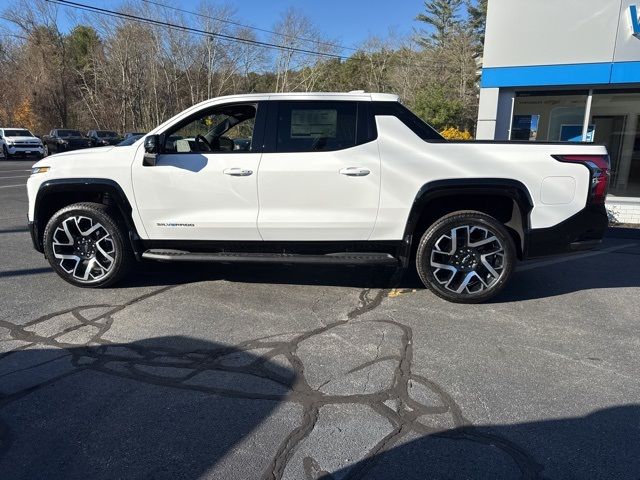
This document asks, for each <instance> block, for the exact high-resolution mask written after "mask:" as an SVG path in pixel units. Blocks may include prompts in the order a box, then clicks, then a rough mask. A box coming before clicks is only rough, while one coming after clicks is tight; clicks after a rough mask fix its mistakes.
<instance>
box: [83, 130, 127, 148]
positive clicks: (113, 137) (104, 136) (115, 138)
mask: <svg viewBox="0 0 640 480" xmlns="http://www.w3.org/2000/svg"><path fill="white" fill-rule="evenodd" d="M87 137H88V138H89V140H90V141H91V146H92V147H104V146H106V145H117V144H119V143H120V142H121V141H122V137H121V136H120V135H118V134H117V133H116V132H114V131H112V130H89V131H88V132H87Z"/></svg>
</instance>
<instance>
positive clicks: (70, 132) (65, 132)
mask: <svg viewBox="0 0 640 480" xmlns="http://www.w3.org/2000/svg"><path fill="white" fill-rule="evenodd" d="M58 136H59V137H81V136H82V134H81V133H80V131H79V130H58Z"/></svg>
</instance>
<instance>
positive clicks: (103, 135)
mask: <svg viewBox="0 0 640 480" xmlns="http://www.w3.org/2000/svg"><path fill="white" fill-rule="evenodd" d="M97 133H98V138H114V137H117V136H118V134H117V133H116V132H109V131H106V130H101V131H99V132H97Z"/></svg>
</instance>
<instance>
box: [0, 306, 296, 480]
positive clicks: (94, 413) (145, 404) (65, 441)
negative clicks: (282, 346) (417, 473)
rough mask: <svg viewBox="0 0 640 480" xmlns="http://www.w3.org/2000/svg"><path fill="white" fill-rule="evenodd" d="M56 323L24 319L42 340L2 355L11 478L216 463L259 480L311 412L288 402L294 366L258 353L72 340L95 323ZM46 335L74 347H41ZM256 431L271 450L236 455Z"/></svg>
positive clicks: (2, 445)
mask: <svg viewBox="0 0 640 480" xmlns="http://www.w3.org/2000/svg"><path fill="white" fill-rule="evenodd" d="M53 320H55V322H57V323H60V322H63V321H71V320H72V319H69V318H66V319H65V317H61V316H58V317H56V318H53ZM102 320H104V321H106V322H109V317H108V316H106V317H105V316H103V317H102ZM48 323H51V320H47V319H44V320H43V321H41V322H40V323H39V324H34V325H31V327H27V328H19V327H16V330H15V331H13V333H14V335H13V336H14V337H17V338H22V339H23V340H24V341H27V342H32V343H31V345H32V347H29V346H28V345H25V347H23V349H22V350H15V351H13V352H9V353H7V354H4V355H0V392H1V393H0V472H1V473H0V478H2V479H3V480H9V479H18V478H22V479H45V478H46V479H57V478H60V479H62V478H64V479H69V478H77V479H88V478H91V479H100V478H104V479H111V478H166V479H175V478H188V479H195V478H201V477H202V476H205V475H206V474H207V472H208V471H209V470H210V469H211V468H212V467H214V466H216V469H218V468H220V471H222V472H225V471H227V472H235V474H236V475H238V478H241V477H242V476H244V477H245V478H254V477H259V476H261V475H263V473H264V472H263V469H264V455H265V454H267V455H268V456H269V458H270V457H271V456H273V455H275V453H276V452H275V451H276V449H277V447H278V445H279V443H280V442H281V441H282V438H284V437H285V434H286V433H288V432H287V425H288V424H289V423H291V422H293V423H294V424H297V422H299V411H298V410H295V406H294V405H293V404H289V403H286V402H283V401H284V400H285V399H286V398H287V396H288V395H289V394H290V391H291V388H292V385H293V384H294V382H295V379H296V374H295V372H294V371H293V369H292V368H290V367H289V366H286V365H285V366H283V365H282V364H278V363H274V362H272V361H271V360H269V359H267V358H263V357H260V356H257V355H255V354H253V353H251V351H249V350H241V349H236V348H230V347H227V346H225V345H220V344H216V343H211V342H206V341H201V340H196V339H193V338H187V337H160V338H155V339H148V340H145V341H140V342H133V343H128V344H109V343H104V342H103V344H101V345H99V344H92V343H93V342H92V341H90V340H89V341H87V342H85V343H84V344H82V345H79V346H72V343H65V342H75V341H76V340H77V339H78V338H79V337H81V336H82V335H83V334H86V332H84V333H83V332H82V329H84V328H86V327H87V326H85V327H82V328H81V329H78V330H73V331H71V330H69V329H68V328H67V330H69V333H66V334H61V335H58V336H56V337H50V336H47V335H49V334H50V333H51V331H50V329H51V328H59V326H60V325H58V326H54V325H49V324H48ZM87 325H88V326H91V325H92V324H91V322H88V323H87ZM64 331H65V330H62V332H61V333H64ZM72 334H73V335H76V337H75V339H73V340H70V339H68V337H69V335H72ZM30 336H31V338H29V337H30ZM43 338H48V339H49V343H51V342H52V341H56V339H57V340H58V341H59V343H60V345H61V347H62V348H55V347H52V346H48V347H43V346H42V344H40V345H38V340H42V339H43ZM40 343H41V342H40ZM296 413H298V415H296ZM289 417H291V418H292V420H291V422H285V421H284V420H285V419H287V418H289ZM256 429H262V430H261V435H260V437H261V440H263V441H266V444H267V445H269V446H267V447H265V448H264V449H263V451H262V452H261V455H263V456H262V457H260V458H252V456H251V455H247V454H246V451H245V454H244V456H243V461H239V460H238V459H237V458H235V461H234V458H233V457H234V451H235V449H237V448H238V447H239V445H241V444H242V441H243V439H245V437H247V436H248V435H250V434H251V432H253V431H254V430H256ZM243 448H245V449H251V448H253V447H252V446H251V444H250V443H249V445H246V446H245V447H243ZM223 459H224V460H223ZM221 462H222V464H221ZM225 462H226V463H225ZM252 462H253V465H252Z"/></svg>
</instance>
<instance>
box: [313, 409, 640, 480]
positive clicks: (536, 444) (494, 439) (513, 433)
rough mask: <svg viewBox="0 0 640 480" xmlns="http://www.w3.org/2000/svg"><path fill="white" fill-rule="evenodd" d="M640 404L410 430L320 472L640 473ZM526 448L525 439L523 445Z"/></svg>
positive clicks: (348, 475) (415, 476) (325, 477)
mask: <svg viewBox="0 0 640 480" xmlns="http://www.w3.org/2000/svg"><path fill="white" fill-rule="evenodd" d="M639 418H640V405H626V406H619V407H613V408H605V409H602V410H598V411H596V412H594V413H591V414H589V415H586V416H584V417H570V418H560V419H554V420H542V421H535V422H525V423H517V424H512V425H484V426H477V427H475V426H474V427H464V428H456V429H450V430H441V431H438V432H434V433H431V434H427V435H423V436H420V435H419V434H414V435H411V434H409V436H408V437H409V438H407V439H405V440H403V441H401V442H400V443H401V444H400V445H397V446H395V447H392V448H390V449H388V450H387V451H384V452H382V453H379V454H377V455H374V456H372V457H370V458H368V459H366V460H364V461H361V462H359V463H356V464H353V465H350V466H348V467H346V468H344V469H342V470H339V471H335V472H332V473H327V472H323V474H321V475H319V476H318V477H314V478H321V479H322V480H337V479H348V480H354V479H367V480H377V479H380V480H390V479H402V480H424V479H432V478H465V479H479V480H480V479H486V478H492V479H543V478H545V479H549V478H557V479H567V478H575V479H577V478H584V479H586V478H589V479H613V478H615V479H628V480H635V479H637V478H640V441H639V440H638V438H640V423H639V422H638V419H639ZM525 446H526V449H523V448H522V447H525Z"/></svg>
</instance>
